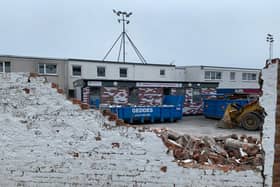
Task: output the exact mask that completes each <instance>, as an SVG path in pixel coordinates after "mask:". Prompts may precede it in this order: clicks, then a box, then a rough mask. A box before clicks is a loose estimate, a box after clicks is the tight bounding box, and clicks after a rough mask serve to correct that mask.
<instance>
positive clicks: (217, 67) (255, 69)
mask: <svg viewBox="0 0 280 187" xmlns="http://www.w3.org/2000/svg"><path fill="white" fill-rule="evenodd" d="M179 67H183V68H192V67H194V68H195V67H197V68H200V69H204V68H215V69H239V70H254V71H260V70H261V69H257V68H240V67H224V66H203V65H197V66H196V65H195V66H179Z"/></svg>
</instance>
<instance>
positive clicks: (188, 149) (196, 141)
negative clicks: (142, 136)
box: [154, 129, 264, 171]
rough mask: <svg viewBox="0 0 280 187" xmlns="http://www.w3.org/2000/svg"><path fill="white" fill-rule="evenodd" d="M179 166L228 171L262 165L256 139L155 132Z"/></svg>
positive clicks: (163, 130)
mask: <svg viewBox="0 0 280 187" xmlns="http://www.w3.org/2000/svg"><path fill="white" fill-rule="evenodd" d="M154 131H155V133H156V134H157V135H158V136H159V137H161V138H162V140H163V142H164V144H165V145H166V147H167V148H168V153H171V154H173V156H174V158H175V159H176V161H177V162H178V164H179V165H180V166H183V167H198V168H215V169H222V170H224V171H228V170H238V171H239V170H247V169H257V168H258V166H262V164H263V161H264V156H263V151H262V147H261V142H260V141H259V140H257V138H253V137H251V136H246V135H242V136H240V137H238V136H237V135H235V134H232V135H229V136H222V137H214V138H212V137H208V136H204V137H195V136H190V135H179V134H177V133H175V132H173V131H170V130H167V129H155V130H154Z"/></svg>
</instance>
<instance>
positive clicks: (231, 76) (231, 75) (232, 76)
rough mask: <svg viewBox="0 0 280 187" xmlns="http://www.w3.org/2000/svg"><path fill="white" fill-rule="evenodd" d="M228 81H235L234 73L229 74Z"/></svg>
mask: <svg viewBox="0 0 280 187" xmlns="http://www.w3.org/2000/svg"><path fill="white" fill-rule="evenodd" d="M230 80H231V81H233V80H235V72H230Z"/></svg>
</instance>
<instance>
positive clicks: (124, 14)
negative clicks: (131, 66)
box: [103, 10, 146, 63]
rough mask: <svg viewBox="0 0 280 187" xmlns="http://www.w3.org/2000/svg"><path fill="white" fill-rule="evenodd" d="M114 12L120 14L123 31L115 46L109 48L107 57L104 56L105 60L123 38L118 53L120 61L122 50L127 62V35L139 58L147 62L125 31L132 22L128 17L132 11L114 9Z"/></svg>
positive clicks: (119, 20)
mask: <svg viewBox="0 0 280 187" xmlns="http://www.w3.org/2000/svg"><path fill="white" fill-rule="evenodd" d="M113 13H115V14H116V15H117V16H118V22H119V23H122V33H121V34H120V35H119V36H118V38H117V40H116V41H115V42H114V43H113V46H112V47H111V48H110V49H109V51H108V52H107V53H106V55H105V57H104V58H103V61H104V60H105V59H106V58H107V56H108V55H109V54H110V52H111V51H112V49H113V48H114V46H115V45H116V44H117V42H118V41H119V40H120V39H121V42H120V48H119V53H118V61H119V59H120V54H121V51H122V52H123V62H125V60H126V59H125V47H126V46H125V38H126V37H127V39H128V41H129V42H130V44H131V46H132V48H133V49H134V51H135V53H136V55H137V56H138V58H139V59H140V60H141V62H142V63H146V60H145V58H144V57H143V55H142V54H141V53H140V51H139V50H138V49H137V47H136V46H135V45H134V43H133V42H132V40H131V38H130V37H129V36H128V34H127V33H126V31H125V26H126V25H127V24H129V23H130V21H129V20H128V18H129V17H130V16H131V15H132V12H129V13H128V12H123V11H116V10H113Z"/></svg>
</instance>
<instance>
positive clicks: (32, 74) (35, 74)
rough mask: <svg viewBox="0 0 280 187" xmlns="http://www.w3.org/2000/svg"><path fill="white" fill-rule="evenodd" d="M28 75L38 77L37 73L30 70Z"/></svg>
mask: <svg viewBox="0 0 280 187" xmlns="http://www.w3.org/2000/svg"><path fill="white" fill-rule="evenodd" d="M29 77H38V73H33V72H30V74H29Z"/></svg>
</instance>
